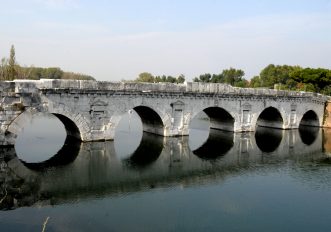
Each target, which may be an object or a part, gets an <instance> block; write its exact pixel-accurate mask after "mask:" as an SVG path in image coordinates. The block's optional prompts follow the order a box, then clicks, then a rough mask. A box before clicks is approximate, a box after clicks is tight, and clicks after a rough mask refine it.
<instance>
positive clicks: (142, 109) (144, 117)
mask: <svg viewBox="0 0 331 232" xmlns="http://www.w3.org/2000/svg"><path fill="white" fill-rule="evenodd" d="M133 110H134V111H136V112H137V114H138V115H139V117H140V119H141V122H142V126H143V131H145V132H149V133H153V134H158V135H164V123H163V120H162V118H161V116H160V114H159V113H158V112H157V111H156V110H155V109H153V108H151V107H148V106H145V105H139V106H135V107H133Z"/></svg>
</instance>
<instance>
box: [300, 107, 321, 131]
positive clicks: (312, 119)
mask: <svg viewBox="0 0 331 232" xmlns="http://www.w3.org/2000/svg"><path fill="white" fill-rule="evenodd" d="M319 125H320V123H319V118H318V116H317V114H316V112H315V111H313V110H308V111H307V112H306V113H304V114H303V116H302V118H301V120H300V124H299V127H300V126H313V127H319Z"/></svg>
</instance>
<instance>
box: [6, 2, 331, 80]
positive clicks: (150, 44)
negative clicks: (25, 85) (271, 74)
mask: <svg viewBox="0 0 331 232" xmlns="http://www.w3.org/2000/svg"><path fill="white" fill-rule="evenodd" d="M0 5H1V8H0V19H1V20H0V26H1V32H0V57H5V56H6V57H8V53H9V49H10V46H11V44H14V45H15V48H16V56H17V61H18V63H19V64H21V65H26V66H30V65H34V66H41V67H50V66H51V67H61V68H62V69H64V70H66V71H73V72H80V73H86V74H89V75H92V76H94V77H95V78H97V79H98V80H108V81H118V80H121V79H134V78H136V77H137V76H138V74H139V73H140V72H144V71H147V72H151V73H153V74H154V75H162V74H166V75H175V76H177V75H179V74H184V75H185V76H186V77H187V79H188V80H191V79H192V78H194V77H195V76H198V75H199V74H202V73H207V72H208V73H219V72H221V71H222V70H223V69H226V68H229V67H234V68H240V69H243V70H244V71H245V73H246V78H248V79H250V78H251V77H253V76H254V75H258V74H259V72H260V70H261V69H262V68H264V67H265V66H266V65H268V64H270V63H274V64H289V65H301V66H304V67H307V66H309V67H324V68H330V69H331V59H330V56H331V0H287V1H285V0H278V1H271V0H260V1H258V0H246V1H243V0H242V1H239V0H232V1H223V0H219V1H217V0H200V1H198V0H189V1H188V0H181V1H180V0H176V1H173V0H168V1H163V0H153V1H152V0H140V1H129V0H121V1H106V0H104V1H101V0H94V1H87V0H29V1H28V0H20V1H19V0H8V1H6V0H0Z"/></svg>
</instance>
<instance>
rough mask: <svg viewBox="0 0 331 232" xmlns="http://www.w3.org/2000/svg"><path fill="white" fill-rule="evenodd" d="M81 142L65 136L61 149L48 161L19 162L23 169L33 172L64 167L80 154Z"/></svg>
mask: <svg viewBox="0 0 331 232" xmlns="http://www.w3.org/2000/svg"><path fill="white" fill-rule="evenodd" d="M80 145H81V141H80V140H78V139H76V138H75V137H72V136H67V138H66V140H65V141H64V144H63V146H62V148H61V149H60V150H59V151H58V152H57V153H56V154H55V155H54V156H52V157H51V158H50V159H48V160H45V161H43V162H39V163H29V162H26V161H24V160H21V159H20V161H21V162H22V163H23V164H24V166H25V167H27V168H29V169H31V170H34V171H44V170H46V169H49V168H53V167H58V166H64V165H67V164H70V163H71V162H73V161H74V160H75V159H76V157H77V156H78V154H79V152H80Z"/></svg>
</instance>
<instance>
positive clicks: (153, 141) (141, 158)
mask: <svg viewBox="0 0 331 232" xmlns="http://www.w3.org/2000/svg"><path fill="white" fill-rule="evenodd" d="M162 150H163V137H162V136H159V135H154V134H151V133H147V132H144V133H143V135H142V138H141V142H140V144H139V146H138V147H137V149H136V150H135V151H134V152H133V153H132V154H131V155H130V157H129V158H126V159H124V160H123V163H124V165H125V166H127V167H130V168H145V167H147V166H149V165H151V164H152V163H153V162H155V161H156V160H157V159H158V158H159V156H160V154H161V152H162Z"/></svg>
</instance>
